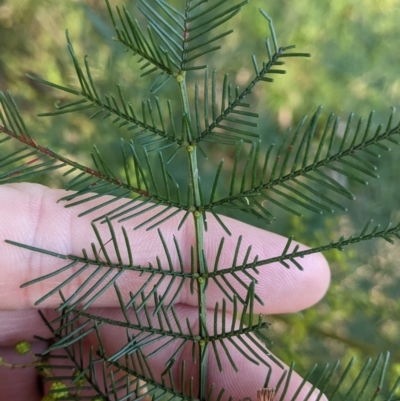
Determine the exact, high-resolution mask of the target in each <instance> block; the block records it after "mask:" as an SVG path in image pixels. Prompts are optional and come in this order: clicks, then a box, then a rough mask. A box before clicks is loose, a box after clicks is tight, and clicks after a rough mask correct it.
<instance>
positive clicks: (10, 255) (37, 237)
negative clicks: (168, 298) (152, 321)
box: [0, 184, 330, 401]
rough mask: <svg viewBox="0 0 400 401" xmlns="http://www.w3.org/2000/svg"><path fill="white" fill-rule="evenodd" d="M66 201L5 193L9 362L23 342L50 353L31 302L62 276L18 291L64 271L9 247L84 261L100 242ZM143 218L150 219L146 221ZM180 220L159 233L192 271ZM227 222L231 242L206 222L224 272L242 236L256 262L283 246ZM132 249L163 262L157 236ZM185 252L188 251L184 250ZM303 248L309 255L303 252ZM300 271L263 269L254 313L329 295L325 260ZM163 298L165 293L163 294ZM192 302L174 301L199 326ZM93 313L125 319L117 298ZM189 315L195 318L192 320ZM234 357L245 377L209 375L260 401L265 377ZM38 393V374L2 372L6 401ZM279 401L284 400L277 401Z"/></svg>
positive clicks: (289, 308) (2, 281)
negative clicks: (221, 247) (84, 254)
mask: <svg viewBox="0 0 400 401" xmlns="http://www.w3.org/2000/svg"><path fill="white" fill-rule="evenodd" d="M64 195H65V192H64V191H61V190H51V189H48V188H46V187H43V186H41V185H36V184H14V185H5V186H2V187H0V255H1V259H0V322H1V325H0V356H1V357H3V360H4V361H7V362H10V363H18V355H15V352H14V351H13V345H14V344H15V343H16V342H17V341H20V340H22V339H26V340H28V341H31V342H32V349H33V351H34V352H40V351H42V350H43V349H44V348H45V346H44V345H43V343H41V342H38V341H37V340H34V338H33V335H34V334H36V335H39V336H42V337H48V336H49V331H48V329H47V328H46V327H45V326H44V324H43V321H42V319H41V318H40V317H39V315H38V312H37V310H35V307H34V302H35V301H36V300H37V299H39V298H40V297H41V296H42V295H43V294H45V293H47V292H48V291H49V290H51V289H52V288H54V287H55V286H56V285H57V284H58V283H60V282H61V280H63V278H62V275H61V276H55V277H54V278H53V279H50V280H46V281H43V282H41V283H39V284H36V285H32V286H29V287H25V288H22V289H21V288H20V285H21V284H22V283H24V282H27V281H29V280H32V279H33V278H36V277H39V276H42V275H44V274H48V273H49V272H51V271H54V270H55V269H56V268H59V267H61V266H63V263H62V261H59V260H55V258H52V257H50V256H48V255H43V254H40V253H34V252H30V251H27V250H25V249H22V248H19V247H15V246H11V245H9V244H7V243H5V242H4V241H5V240H6V239H10V240H13V241H16V242H19V243H23V244H29V245H32V246H36V247H38V248H43V249H48V250H51V251H54V252H58V253H62V254H80V252H81V249H82V248H83V247H86V248H90V243H91V242H95V241H96V239H95V236H94V233H93V230H92V228H91V226H90V224H89V223H90V221H91V216H84V217H80V218H77V217H76V216H77V214H79V212H80V211H82V210H86V209H87V205H84V206H83V207H80V206H76V207H73V208H69V209H65V208H64V207H63V206H64V205H63V204H60V203H59V204H57V203H56V201H57V200H58V199H60V198H61V197H62V196H64ZM147 217H148V215H147ZM140 218H141V219H145V218H146V215H143V216H141V217H140ZM179 219H180V217H179V216H177V217H176V218H173V219H170V220H169V221H168V222H166V223H165V224H164V225H162V226H161V229H162V232H163V235H164V237H165V238H167V239H172V236H173V235H175V236H176V238H177V240H178V243H179V244H180V247H181V250H182V256H183V259H184V264H185V265H187V264H188V263H189V262H188V261H189V260H190V253H189V250H190V244H191V243H192V242H193V233H194V230H193V229H191V227H190V224H192V223H191V222H190V219H188V220H187V223H185V226H184V227H183V228H182V229H181V230H180V231H177V225H178V224H177V222H179ZM224 222H225V224H227V225H228V226H229V228H230V230H231V232H232V236H231V237H226V234H225V233H224V232H223V231H222V229H221V227H220V226H219V225H218V224H216V223H215V222H214V223H215V226H214V225H213V224H214V223H213V221H212V219H210V221H209V230H208V233H207V234H206V236H205V252H206V255H207V257H208V258H210V260H211V261H213V260H214V257H215V254H216V251H217V246H216V244H218V243H219V240H220V238H221V237H222V236H225V237H226V238H225V246H224V251H223V255H221V259H220V260H221V263H220V264H221V265H222V266H224V265H229V263H232V253H233V251H234V249H235V246H236V242H237V238H238V236H239V235H241V234H243V242H242V244H243V247H242V249H246V248H247V246H249V245H252V255H253V257H254V255H259V258H260V259H266V258H268V257H272V256H275V255H279V254H280V253H281V252H282V249H283V248H284V246H285V244H286V239H285V238H283V237H281V236H279V235H276V234H273V233H270V232H267V231H263V230H260V229H257V228H254V227H251V226H248V225H246V224H244V223H240V222H237V221H234V220H232V219H228V218H224ZM124 226H125V227H126V228H127V229H128V231H129V228H130V227H131V226H132V223H130V222H129V221H127V222H126V224H124ZM99 230H100V231H101V232H102V233H103V234H104V235H103V238H106V237H107V227H105V225H102V226H99ZM116 231H117V229H116ZM131 244H132V248H133V249H134V260H135V264H138V265H148V262H149V261H154V260H155V258H156V256H160V258H161V261H162V262H163V256H162V255H164V251H163V248H162V245H161V242H160V240H159V237H158V234H157V231H156V230H152V231H149V232H146V231H144V230H143V231H139V232H138V231H136V232H135V233H134V235H132V237H131ZM188 244H189V246H187V245H188ZM301 248H303V249H304V248H305V247H303V246H301ZM301 248H300V249H301ZM164 259H165V256H164ZM175 262H176V260H175ZM301 264H302V266H303V267H304V271H303V272H301V271H299V270H298V269H296V268H292V269H289V270H285V271H282V269H283V267H282V266H281V265H280V264H279V263H276V264H271V265H268V269H264V270H262V269H260V275H259V276H258V277H257V279H258V284H257V287H256V291H257V294H258V295H259V296H260V297H261V298H262V299H263V300H265V305H264V306H260V305H258V306H257V310H256V312H257V313H263V314H274V313H290V312H296V311H299V310H302V309H304V308H307V307H309V306H311V305H313V304H314V303H315V302H317V301H318V300H319V299H320V298H321V297H322V296H323V295H324V293H325V291H326V289H327V287H328V285H329V278H330V274H329V268H328V265H327V262H326V261H325V259H324V258H323V256H321V255H320V254H313V255H309V256H306V257H304V259H302V261H301ZM64 279H65V277H64ZM118 284H119V285H120V287H121V288H122V291H123V290H125V291H126V290H127V289H129V290H130V291H132V292H133V293H134V292H135V288H138V286H139V285H141V283H140V280H139V279H137V277H136V279H135V281H132V282H127V281H126V280H125V281H122V282H121V283H120V282H118ZM78 285H79V283H77V281H76V280H75V281H72V282H71V283H70V284H69V285H67V286H66V287H64V288H63V293H64V294H65V295H66V296H67V297H68V296H69V295H71V294H72V293H73V292H74V291H75V290H76V288H77V286H78ZM160 292H162V288H161V289H160ZM209 294H210V295H209V296H208V299H207V302H208V307H209V308H210V309H213V308H214V306H215V304H216V302H217V301H220V299H221V293H220V292H218V291H209ZM195 301H196V297H193V296H192V297H191V296H189V291H187V290H183V291H181V293H180V295H179V298H178V299H177V300H176V302H177V305H179V308H178V309H179V313H180V314H181V316H186V315H190V314H192V316H193V318H194V319H196V318H197V308H196V304H195ZM59 304H60V299H59V297H58V295H54V296H51V297H50V298H48V299H47V300H46V301H45V302H44V304H42V305H40V308H41V309H43V308H45V314H46V315H47V316H48V317H49V318H51V316H54V312H52V310H54V309H55V308H57V307H58V306H59ZM93 309H96V310H97V312H96V313H103V314H105V315H107V316H117V315H120V314H121V311H120V308H119V303H118V300H117V299H116V297H112V296H104V297H102V298H100V299H99V300H98V301H96V302H95V304H94V305H93ZM191 310H193V312H192V313H191ZM93 338H94V337H93ZM122 340H123V339H121V340H120V342H121V341H122ZM103 341H104V345H105V347H106V348H109V349H110V350H113V351H115V349H118V347H121V344H118V337H116V335H115V332H113V331H112V330H111V331H109V332H105V333H104V336H103ZM91 345H92V344H91V343H90V342H87V343H85V347H86V349H85V350H84V352H85V351H86V352H88V350H89V347H90V346H91ZM183 352H185V351H183ZM231 354H232V356H233V358H234V359H235V360H236V361H240V362H239V363H238V365H239V369H240V375H237V374H236V373H235V372H234V371H233V370H232V369H226V373H225V372H224V374H219V373H218V369H217V367H216V366H212V365H211V366H210V372H212V374H213V376H212V377H213V380H214V381H215V382H216V386H220V387H225V388H229V390H230V393H232V394H234V395H235V398H236V399H240V398H243V397H248V396H249V395H253V397H252V398H253V399H255V396H256V391H257V389H258V388H260V387H261V386H262V384H263V382H264V380H265V376H266V370H265V369H263V368H262V367H259V366H255V365H253V364H251V363H250V362H249V361H248V360H247V359H244V358H243V357H242V356H241V354H240V353H239V352H238V351H237V350H236V349H235V348H233V349H232V350H231ZM153 364H154V366H152V368H153V370H154V371H155V372H160V371H162V370H164V369H165V366H164V364H163V358H162V356H160V357H157V358H155V359H154V361H153ZM157 364H160V366H157ZM214 365H215V363H214ZM271 365H273V373H272V377H271V383H272V384H273V383H276V382H277V380H278V379H279V377H280V376H281V374H282V368H280V367H278V366H277V365H276V364H274V363H273V362H272V361H271ZM301 381H302V378H301V377H300V376H298V375H297V374H293V375H292V377H291V381H290V385H289V389H288V392H287V399H291V397H292V395H293V394H294V392H295V391H296V389H297V387H298V386H299V384H300V383H301ZM309 390H310V386H309V385H306V386H304V387H303V389H302V392H301V394H300V395H299V397H298V398H297V399H298V400H302V399H303V398H305V396H306V394H307V393H308V392H309ZM41 391H42V390H41V389H40V388H39V387H38V381H37V372H36V370H35V369H34V368H25V369H18V370H13V369H9V368H7V367H5V366H3V367H0V399H1V400H14V401H18V400H21V401H22V400H28V399H29V400H32V401H39V400H40V399H41V397H42V393H41ZM317 396H318V392H315V397H313V396H312V397H310V398H309V400H310V401H311V400H312V399H315V398H317ZM277 398H278V399H279V397H277Z"/></svg>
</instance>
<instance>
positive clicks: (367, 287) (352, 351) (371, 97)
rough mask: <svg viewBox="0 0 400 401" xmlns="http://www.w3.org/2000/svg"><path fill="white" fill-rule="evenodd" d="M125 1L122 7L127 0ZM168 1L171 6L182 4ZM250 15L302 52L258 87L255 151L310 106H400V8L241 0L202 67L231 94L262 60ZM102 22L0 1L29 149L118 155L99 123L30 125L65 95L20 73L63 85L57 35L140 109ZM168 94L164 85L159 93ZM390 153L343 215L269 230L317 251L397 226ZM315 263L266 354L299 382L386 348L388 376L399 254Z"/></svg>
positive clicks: (4, 58) (399, 336)
mask: <svg viewBox="0 0 400 401" xmlns="http://www.w3.org/2000/svg"><path fill="white" fill-rule="evenodd" d="M113 3H119V4H121V1H120V0H115V1H113ZM125 3H127V5H128V6H131V7H132V8H133V7H134V3H135V0H131V1H130V2H129V1H126V2H125ZM128 3H131V4H128ZM171 3H173V4H176V5H177V6H179V5H180V4H181V3H183V1H181V0H175V1H171ZM259 7H262V8H263V9H265V10H266V11H267V12H268V13H269V14H270V15H271V16H272V17H273V20H274V23H275V28H276V31H277V32H278V34H279V36H280V37H279V39H280V43H281V44H283V45H289V44H296V45H297V47H298V49H299V51H306V52H310V53H311V54H312V58H311V59H298V60H290V62H289V63H288V64H289V66H288V74H287V75H286V76H280V77H278V78H277V79H276V82H275V83H273V84H271V85H263V86H260V87H257V90H256V91H255V93H254V105H255V107H257V108H258V110H259V112H261V113H263V114H264V118H263V119H262V120H260V126H261V127H262V129H261V131H262V132H263V136H264V140H265V141H266V142H273V141H274V138H275V139H276V138H277V137H278V136H280V135H282V134H283V132H284V131H285V129H286V128H287V127H288V126H290V125H292V124H293V125H295V124H297V123H298V122H299V121H300V119H301V118H302V116H303V115H304V114H312V113H313V112H314V111H315V109H316V108H317V107H318V106H319V105H320V104H322V105H323V106H324V110H325V113H326V117H327V116H328V114H329V113H330V112H335V114H338V115H339V116H341V117H342V120H343V121H346V119H347V116H348V114H349V112H350V111H353V112H354V113H355V114H356V116H360V115H364V116H365V117H367V116H368V113H369V112H370V111H371V110H375V111H376V121H384V120H385V119H386V116H387V115H388V114H389V112H390V107H391V106H400V74H399V72H400V55H399V54H400V53H399V51H398V50H399V49H400V24H399V23H398V21H399V19H400V1H399V0H361V1H359V0H336V1H331V2H324V1H317V0H314V1H312V0H297V1H290V0H280V1H269V2H267V1H265V0H251V3H250V5H248V6H247V7H245V8H244V10H243V12H242V13H241V14H240V15H239V16H238V17H236V19H235V23H236V27H235V30H236V33H235V34H234V35H231V36H229V37H228V38H227V39H226V41H225V43H224V47H223V49H222V52H218V53H216V55H215V56H213V57H212V58H211V60H210V66H211V67H215V68H217V69H218V70H219V71H220V73H221V74H222V73H224V72H229V73H230V76H231V77H235V76H236V81H237V83H238V85H242V86H243V85H244V84H245V83H246V82H247V80H248V78H249V77H250V74H251V71H252V63H251V57H250V56H251V55H252V54H253V53H255V54H261V53H262V52H263V51H264V39H265V35H266V34H267V29H266V28H265V22H264V21H265V20H264V19H263V18H262V17H261V16H260V15H259V13H258V11H257V10H258V8H259ZM104 21H105V22H104ZM107 21H108V19H107V17H106V10H105V4H103V2H102V1H99V0H69V1H68V2H60V1H56V0H3V1H1V0H0V88H1V89H3V90H5V89H9V90H11V91H12V93H13V94H14V96H15V97H16V99H17V101H18V102H19V105H20V108H21V110H22V112H23V115H24V116H25V117H26V121H27V122H28V123H29V124H30V126H31V131H32V132H34V133H35V136H36V139H37V141H42V143H45V144H46V145H48V146H50V147H52V148H55V149H62V151H63V153H64V155H66V156H67V157H68V155H71V154H73V155H74V156H75V157H78V158H81V160H82V161H83V160H85V159H86V158H89V156H88V154H89V152H88V151H89V150H90V148H91V146H92V144H93V143H96V144H97V145H98V146H99V147H100V149H109V150H110V151H109V152H107V153H108V154H109V155H110V157H112V155H113V152H112V150H113V149H114V148H115V150H116V152H115V154H117V147H118V146H119V145H118V144H119V141H118V138H119V135H120V134H119V133H118V132H116V129H115V127H114V126H112V125H111V124H110V123H109V122H107V121H104V122H102V121H101V120H98V121H97V120H95V121H93V120H88V119H87V118H86V117H85V116H83V115H79V114H73V115H68V116H67V117H66V118H65V119H63V118H62V117H59V118H56V119H55V118H41V119H38V118H37V117H35V114H37V113H38V112H44V111H48V110H51V109H52V104H53V102H54V101H55V100H57V99H60V96H64V95H63V94H62V93H61V94H60V93H57V92H56V91H53V90H52V89H50V88H48V87H45V86H40V85H38V84H37V83H36V82H34V81H30V80H28V79H27V78H26V77H25V74H27V73H31V74H36V75H38V76H41V77H44V78H45V79H47V80H49V81H53V82H58V83H61V84H66V85H70V84H71V82H73V81H74V80H75V77H74V71H73V68H72V66H71V62H70V60H69V55H68V52H67V50H66V41H65V35H64V32H65V29H66V28H68V29H69V32H70V36H71V39H72V41H73V43H74V47H75V50H76V52H77V53H78V55H80V56H83V55H85V54H89V55H90V64H91V69H92V72H93V73H94V74H95V79H96V82H97V83H98V84H99V85H100V86H101V87H103V88H104V89H105V90H107V89H114V85H115V83H116V82H121V84H124V86H125V89H126V90H127V93H129V92H130V97H131V99H132V101H133V102H135V101H137V102H140V101H141V99H143V98H145V97H147V96H149V95H148V93H147V91H146V90H147V88H148V87H149V83H150V79H151V78H146V79H143V80H138V79H137V68H136V67H135V65H134V64H133V61H132V58H131V57H130V55H129V54H126V53H123V51H122V49H121V47H120V46H118V44H116V43H114V42H112V40H111V39H110V38H111V37H112V30H111V29H110V27H109V25H108V22H107ZM259 59H262V56H260V57H259ZM199 79H201V78H199ZM168 90H170V89H169V87H168V84H167V85H166V86H165V87H164V89H163V91H164V93H165V91H168ZM171 97H173V94H172V95H171ZM398 118H399V117H398V116H397V119H398ZM33 127H35V128H34V129H33ZM103 154H104V152H103ZM399 155H400V147H398V148H397V149H393V151H392V153H389V154H387V153H386V155H385V158H384V160H381V162H380V165H379V167H380V169H379V170H380V175H381V179H380V180H377V181H376V180H375V181H371V182H370V185H369V186H367V187H361V186H360V187H356V188H354V189H353V190H354V191H355V192H356V193H357V194H358V196H357V200H356V201H355V202H353V203H349V204H347V205H346V206H347V207H348V212H347V213H342V214H336V215H325V216H323V217H320V216H315V215H306V216H305V217H303V218H293V217H291V216H289V215H282V216H280V217H279V219H278V221H277V222H276V223H275V224H274V225H273V226H271V227H270V229H271V230H273V231H276V232H279V233H282V234H284V235H289V234H294V235H295V239H297V240H298V241H301V242H304V243H306V244H309V245H318V244H323V243H327V242H328V240H330V239H337V238H339V237H340V236H341V235H342V234H343V235H346V234H348V235H349V234H351V233H353V232H354V231H357V230H359V229H361V227H362V226H363V224H364V223H365V222H366V220H368V219H369V218H370V217H373V218H374V220H375V221H378V222H381V223H382V224H383V225H385V224H386V223H387V222H388V221H390V220H391V221H394V222H397V221H399V220H400V202H399V201H400V196H399V190H400V185H399V184H400V183H399V172H400V169H399V164H398V160H400V156H399ZM59 180H60V177H59V176H57V175H54V177H53V178H52V180H51V182H49V181H47V182H46V184H47V185H53V186H56V185H57V184H58V182H59ZM253 223H254V222H253ZM326 256H327V257H328V259H329V260H330V263H331V266H332V285H331V288H330V290H329V293H328V294H327V296H326V297H325V299H324V300H323V301H321V302H320V303H319V304H318V305H316V306H315V307H314V308H312V309H309V310H307V311H304V312H301V313H298V314H295V315H290V316H270V317H267V319H268V321H270V322H271V323H272V330H271V331H270V333H269V335H270V337H271V338H272V339H273V341H274V346H273V352H274V353H275V354H277V355H278V356H280V357H281V358H282V359H283V360H284V361H285V362H287V363H290V362H291V361H292V360H295V361H296V365H297V369H298V370H299V371H300V372H302V371H305V370H306V369H308V368H309V367H310V366H311V365H312V364H313V363H314V362H320V363H321V364H323V363H325V362H333V361H335V360H336V359H338V358H343V359H344V361H346V360H348V359H350V357H351V356H358V357H360V358H359V359H360V363H361V362H364V360H365V358H366V357H367V356H376V354H377V353H379V352H380V351H385V350H389V351H390V352H391V353H392V364H391V372H390V374H391V376H392V377H394V376H395V375H399V374H400V347H399V342H400V268H399V262H398V261H399V260H400V248H399V247H398V246H397V247H396V246H390V245H389V244H387V243H386V242H383V241H382V242H379V241H377V242H374V243H367V244H362V245H359V246H358V247H354V248H351V250H347V251H345V252H343V253H340V252H336V251H335V252H332V253H329V254H327V255H326ZM310 291H312V288H311V289H310Z"/></svg>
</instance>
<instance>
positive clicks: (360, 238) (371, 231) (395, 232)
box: [208, 220, 400, 280]
mask: <svg viewBox="0 0 400 401" xmlns="http://www.w3.org/2000/svg"><path fill="white" fill-rule="evenodd" d="M372 223H373V222H372V220H370V221H368V222H367V223H366V224H365V226H364V227H363V229H362V230H361V232H360V233H359V234H358V235H354V236H353V235H352V236H350V237H348V238H345V237H344V236H342V237H340V238H339V239H338V240H337V241H332V242H331V243H329V244H326V245H322V246H317V247H315V248H310V249H306V250H303V251H299V245H295V246H294V247H292V244H293V237H289V239H288V241H287V243H286V245H285V247H284V249H283V251H282V253H281V254H280V255H277V256H274V257H271V258H268V259H259V258H258V257H256V258H255V259H254V260H253V261H252V262H248V261H247V259H245V260H244V261H243V263H242V264H241V265H239V264H236V265H235V266H232V267H227V268H220V269H218V270H214V271H210V272H209V273H208V277H209V279H211V280H214V278H215V277H218V276H221V275H222V276H223V275H226V274H228V273H229V272H230V273H239V272H246V271H247V274H249V272H250V274H254V273H252V272H255V273H256V274H259V272H260V270H259V269H257V267H259V266H266V265H269V264H271V263H280V264H281V265H282V266H283V267H285V268H287V269H289V268H291V264H292V265H293V266H294V267H296V268H297V269H299V270H304V269H303V267H302V266H301V259H303V258H304V257H305V256H307V255H312V254H315V253H320V252H324V251H329V250H331V249H337V250H339V251H342V250H343V249H344V248H346V247H347V246H350V245H354V244H357V243H360V242H364V241H369V240H373V239H378V238H382V239H384V240H385V241H387V242H389V243H390V244H394V240H395V239H400V223H398V224H396V225H394V226H393V225H392V224H391V223H389V224H387V225H386V227H385V228H383V229H382V228H381V225H380V224H376V225H374V226H372ZM220 248H221V249H222V247H221V245H220ZM291 248H293V249H291ZM245 262H246V263H245ZM289 262H290V263H289ZM250 277H252V276H250Z"/></svg>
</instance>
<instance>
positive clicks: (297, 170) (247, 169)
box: [204, 109, 400, 223]
mask: <svg viewBox="0 0 400 401" xmlns="http://www.w3.org/2000/svg"><path fill="white" fill-rule="evenodd" d="M320 112H321V109H319V110H318V111H317V112H316V113H315V114H314V116H313V117H312V119H311V120H310V122H309V124H308V125H307V126H306V127H305V128H304V124H305V118H304V119H303V120H302V121H301V123H300V124H299V125H298V127H297V128H296V130H295V131H294V133H291V131H290V130H288V131H287V132H286V134H285V136H284V137H283V139H282V140H281V143H280V145H279V147H278V149H277V150H276V151H275V153H274V152H273V149H274V146H273V145H271V146H270V147H269V149H268V150H267V152H266V154H265V157H264V161H263V162H262V166H263V167H262V171H261V174H259V172H258V170H257V167H258V165H259V164H260V161H261V160H260V152H259V151H258V148H256V149H254V147H252V149H251V151H250V154H249V155H248V156H247V159H246V162H245V164H244V167H243V168H242V169H241V171H239V168H238V166H239V161H240V160H241V152H242V146H241V145H240V144H238V145H237V152H236V158H235V163H234V167H233V169H232V173H231V178H230V180H231V186H230V189H229V193H228V194H227V196H226V197H222V198H221V199H219V200H216V199H215V193H216V192H215V191H212V192H211V196H210V201H209V203H208V204H207V205H205V206H204V209H205V210H212V209H213V208H215V207H219V206H226V207H228V208H235V209H238V210H241V211H243V212H245V213H250V214H253V215H256V216H257V217H259V218H261V219H262V220H264V221H265V222H267V223H270V222H271V221H272V220H273V214H272V211H271V205H272V204H274V205H278V206H279V207H281V208H282V209H284V210H287V211H289V212H291V213H294V214H296V215H301V212H299V211H298V209H299V207H300V209H301V208H303V209H308V210H311V211H313V212H316V213H322V212H333V211H334V209H335V208H336V209H337V208H339V209H342V210H346V209H345V207H344V206H343V205H341V204H340V203H339V202H338V201H337V200H336V199H335V197H333V196H332V193H333V194H336V196H337V197H340V196H341V197H345V198H348V199H354V196H353V194H352V193H351V192H350V190H349V189H347V186H346V184H345V183H343V179H341V178H336V173H339V174H340V175H341V176H342V177H343V178H344V180H346V179H351V180H354V181H357V182H359V183H361V184H367V183H368V181H367V179H366V178H367V177H369V178H377V177H378V175H377V173H376V169H377V167H376V166H375V165H374V164H373V163H372V162H371V161H370V160H369V159H371V158H377V157H379V156H380V153H378V152H380V151H382V150H386V151H388V150H390V148H389V147H388V146H387V145H386V143H387V142H391V143H395V144H398V139H396V138H397V136H398V135H399V134H400V125H397V126H395V127H392V122H393V113H392V114H391V115H390V117H389V119H388V122H387V124H386V127H385V129H384V130H383V125H382V124H381V125H379V126H378V128H377V129H376V130H375V131H374V132H372V129H371V127H372V122H373V113H371V114H370V116H369V118H368V121H367V124H366V126H365V128H363V119H360V120H359V122H358V124H357V125H356V127H355V129H354V128H353V124H352V122H353V115H352V114H351V115H350V116H349V119H348V121H347V124H346V127H345V130H344V133H343V134H339V133H338V128H339V119H338V118H335V117H334V115H331V116H330V117H329V118H328V120H327V122H326V124H325V126H324V128H323V129H322V131H321V132H320V134H319V135H318V140H317V141H316V144H315V141H314V140H315V139H316V138H317V128H318V122H319V117H320ZM393 112H394V111H393ZM289 166H290V167H289ZM220 175H221V174H220V167H219V168H218V169H217V173H216V176H215V180H214V184H213V188H216V186H217V185H218V180H219V177H220ZM315 184H319V185H320V186H322V187H324V188H325V189H326V190H327V191H328V193H327V194H324V193H323V192H321V190H320V189H316V186H315ZM246 188H248V189H246ZM288 204H289V205H288Z"/></svg>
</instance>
